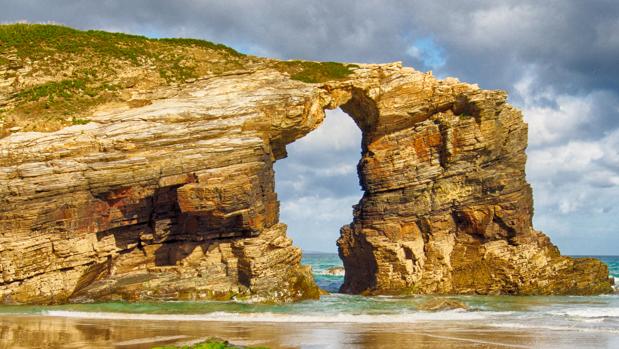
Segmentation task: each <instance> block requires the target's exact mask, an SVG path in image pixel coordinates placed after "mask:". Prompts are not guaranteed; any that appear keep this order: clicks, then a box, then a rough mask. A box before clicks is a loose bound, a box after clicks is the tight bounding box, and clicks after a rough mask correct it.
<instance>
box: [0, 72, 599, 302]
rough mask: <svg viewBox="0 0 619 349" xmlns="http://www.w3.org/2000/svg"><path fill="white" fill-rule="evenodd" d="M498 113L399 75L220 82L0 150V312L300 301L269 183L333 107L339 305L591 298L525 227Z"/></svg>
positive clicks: (514, 114) (294, 261) (302, 287)
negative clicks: (353, 195) (344, 163)
mask: <svg viewBox="0 0 619 349" xmlns="http://www.w3.org/2000/svg"><path fill="white" fill-rule="evenodd" d="M505 98H506V96H505V94H504V93H502V92H498V91H484V90H480V89H479V88H477V87H476V86H474V85H469V84H463V83H460V82H458V81H457V80H455V79H447V80H445V81H439V80H436V79H435V78H434V77H432V76H431V74H423V73H420V72H417V71H415V70H413V69H411V68H402V67H401V66H400V65H399V64H389V65H362V66H360V68H358V69H356V70H355V72H354V73H353V74H352V75H351V76H350V77H349V78H348V79H347V80H344V81H334V82H329V83H323V84H305V83H302V82H299V81H295V80H291V79H290V78H289V76H287V75H285V74H282V73H280V72H278V71H275V70H270V69H264V70H256V71H238V72H233V73H230V74H228V75H224V76H218V77H213V78H209V79H202V80H198V81H196V82H194V83H191V84H189V85H184V86H183V87H179V88H168V89H164V88H160V89H157V90H154V91H142V92H141V93H137V94H136V95H135V96H134V99H135V100H149V101H152V103H150V104H139V105H134V106H133V108H129V107H128V106H110V107H109V108H108V110H106V111H103V112H100V113H98V114H97V115H95V116H93V117H92V118H91V120H92V122H90V123H89V124H87V125H80V126H71V127H67V128H64V129H62V130H60V131H56V132H53V133H34V132H31V133H16V134H13V135H11V136H9V137H6V138H4V139H0V272H1V275H2V278H1V279H0V297H1V299H2V301H3V302H5V303H12V302H19V303H54V302H67V301H85V300H91V299H129V300H139V299H229V298H231V297H243V298H251V299H256V300H261V301H292V300H297V299H303V298H316V297H318V295H319V290H318V288H317V287H316V285H315V284H314V282H313V280H312V278H311V274H310V272H309V270H308V268H306V267H304V266H301V264H300V250H299V249H298V248H296V247H293V246H292V243H291V241H290V240H289V239H288V238H287V237H286V234H285V229H286V228H285V225H283V224H281V223H279V218H278V211H279V207H278V201H277V195H276V194H275V192H274V183H273V169H272V168H273V162H274V161H276V160H277V159H280V158H282V157H284V156H285V154H286V151H285V146H286V144H289V143H291V142H293V141H294V140H296V139H298V138H300V137H302V136H304V135H305V134H307V133H309V132H310V131H312V130H313V129H315V128H316V127H318V126H319V125H320V123H321V122H322V120H323V118H324V109H325V108H336V107H339V106H341V107H342V109H343V110H344V111H346V112H347V113H349V114H350V115H351V117H352V118H353V119H354V120H355V121H356V123H357V124H358V125H359V127H360V128H361V129H362V131H363V157H362V159H361V162H360V163H359V175H360V179H361V183H362V186H363V190H364V191H365V195H364V197H363V198H362V199H361V201H360V203H359V205H357V206H356V207H355V219H354V222H353V223H352V224H351V225H350V226H346V227H344V228H342V237H341V238H340V239H339V240H338V245H339V247H340V256H341V257H342V259H343V260H344V264H345V268H346V276H345V278H346V279H345V284H344V286H343V288H342V289H343V291H345V292H353V293H360V292H365V293H520V294H567V293H570V294H572V293H573V294H589V293H602V292H608V291H610V281H609V279H608V272H607V268H606V266H605V265H604V264H602V263H601V262H599V261H597V260H592V259H585V260H574V259H571V258H567V257H562V256H560V255H559V252H558V250H557V249H556V248H555V247H554V246H553V245H552V244H551V243H550V242H549V240H548V238H546V237H545V236H544V235H542V234H541V233H539V232H537V231H535V230H533V228H532V226H531V216H532V198H531V190H530V187H529V185H528V184H527V183H526V181H525V176H524V164H525V160H526V158H525V153H524V150H525V147H526V141H527V129H526V125H525V124H524V122H523V121H522V117H521V115H520V113H519V112H518V111H517V110H515V109H513V108H512V107H510V106H509V105H508V104H507V103H506V102H505Z"/></svg>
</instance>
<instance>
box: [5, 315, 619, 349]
mask: <svg viewBox="0 0 619 349" xmlns="http://www.w3.org/2000/svg"><path fill="white" fill-rule="evenodd" d="M207 337H220V338H224V339H227V340H228V341H230V342H232V343H234V344H241V345H256V346H258V345H260V346H268V347H270V348H273V349H276V348H392V349H398V348H453V349H456V348H553V349H554V348H619V333H617V334H615V333H608V332H605V333H604V332H602V333H600V332H598V333H596V332H580V331H565V330H548V329H535V328H533V329H504V328H495V327H492V326H488V325H479V324H474V323H465V322H445V321H440V322H419V323H406V324H359V323H354V324H352V323H265V322H239V323H234V322H213V321H150V320H148V321H146V320H140V321H136V320H108V319H84V318H70V317H52V316H41V315H3V316H0V348H126V349H142V348H151V347H153V346H156V345H164V344H181V343H190V342H195V341H199V340H200V339H205V338H207Z"/></svg>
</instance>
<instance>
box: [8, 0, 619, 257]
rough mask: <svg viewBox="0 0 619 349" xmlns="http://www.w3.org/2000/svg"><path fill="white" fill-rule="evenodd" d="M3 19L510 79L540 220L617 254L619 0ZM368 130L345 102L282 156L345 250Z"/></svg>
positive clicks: (141, 1)
mask: <svg viewBox="0 0 619 349" xmlns="http://www.w3.org/2000/svg"><path fill="white" fill-rule="evenodd" d="M0 8H1V9H2V11H1V12H0V22H13V21H18V20H26V21H30V22H58V23H63V24H66V25H69V26H72V27H76V28H81V29H104V30H110V31H123V32H130V33H136V34H142V35H146V36H151V37H179V36H180V37H194V38H204V39H208V40H212V41H217V42H222V43H225V44H227V45H229V46H232V47H234V48H236V49H238V50H239V51H242V52H245V53H251V54H257V55H266V56H271V57H277V58H285V59H289V58H300V59H312V60H336V61H351V62H391V61H403V62H404V63H405V64H406V65H409V66H413V67H415V68H417V69H419V70H432V71H433V72H434V74H435V75H438V76H456V77H458V78H460V80H463V81H468V82H476V83H479V85H480V86H481V87H482V88H488V89H504V90H507V91H509V93H510V101H511V103H512V104H514V105H516V106H518V107H520V108H521V109H522V110H523V111H524V114H525V119H526V120H527V122H528V123H529V129H530V133H529V149H528V154H529V162H528V166H527V176H528V180H529V181H530V182H531V183H532V185H533V188H534V194H535V196H534V197H535V218H534V221H535V225H536V228H537V229H540V230H542V231H544V232H545V233H547V234H548V235H550V236H551V237H552V239H553V241H554V242H555V243H556V244H557V245H558V246H559V247H560V248H561V249H562V251H563V252H564V253H568V254H615V255H616V254H619V234H618V233H619V208H618V207H617V205H616V203H617V198H619V2H617V1H616V0H590V1H578V0H572V1H570V0H546V1H529V0H517V1H516V0H508V1H500V0H470V1H446V0H433V1H385V0H382V1H375V0H355V1H336V0H325V1H322V0H313V1H307V0H306V1H292V0H286V1H278V2H276V1H259V0H245V1H243V0H226V1H218V0H213V1H198V0H196V1H188V0H175V1H165V0H133V1H126V0H125V1H123V0H98V1H79V0H73V1H70V0H66V1H65V0H56V1H45V0H39V1H34V0H19V1H17V0H13V1H5V0H0ZM359 144H360V134H359V131H358V130H357V129H356V128H355V126H354V124H353V123H352V122H351V120H350V119H349V118H348V117H347V116H346V115H344V114H343V113H342V112H340V111H334V112H331V113H329V114H328V117H327V121H326V123H325V124H324V125H322V126H321V128H320V129H318V130H317V131H315V132H314V133H312V134H310V135H309V136H307V137H306V138H304V139H302V140H301V141H299V142H298V143H295V144H294V145H292V146H290V147H289V158H288V159H285V160H282V161H280V162H279V163H278V164H277V167H276V170H277V190H278V192H279V195H280V198H281V199H282V219H283V221H284V222H286V223H288V224H289V227H290V228H289V231H290V235H291V236H292V237H293V239H294V240H295V243H296V244H297V245H300V246H302V247H303V248H305V249H307V250H318V251H335V250H336V247H335V240H336V238H337V236H338V234H339V233H338V230H339V227H340V226H341V225H343V224H345V223H348V222H350V220H351V205H353V204H354V203H356V202H357V201H358V199H359V198H360V196H361V193H360V191H359V187H358V184H357V178H356V173H355V166H356V163H357V161H358V159H359V149H360V146H359Z"/></svg>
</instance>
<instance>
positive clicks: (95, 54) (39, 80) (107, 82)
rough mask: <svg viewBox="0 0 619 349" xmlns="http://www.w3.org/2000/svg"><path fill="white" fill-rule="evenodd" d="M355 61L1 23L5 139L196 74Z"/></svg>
mask: <svg viewBox="0 0 619 349" xmlns="http://www.w3.org/2000/svg"><path fill="white" fill-rule="evenodd" d="M353 67H354V66H353V65H344V64H341V63H335V62H306V61H277V60H272V59H265V58H259V57H255V56H250V55H245V54H242V53H239V52H237V51H235V50H234V49H232V48H230V47H227V46H224V45H221V44H215V43H212V42H209V41H204V40H195V39H174V38H171V39H150V38H147V37H144V36H137V35H128V34H122V33H109V32H104V31H99V30H88V31H80V30H76V29H72V28H68V27H64V26H59V25H42V24H9V25H0V77H2V79H0V137H2V136H5V135H7V134H9V130H11V129H12V130H13V131H15V130H20V131H53V130H57V129H60V128H62V127H64V126H67V125H71V124H82V123H87V122H88V120H87V117H88V115H89V113H91V112H93V111H94V110H96V109H97V107H100V106H102V105H105V104H109V103H127V104H129V106H130V107H138V106H141V105H144V104H145V103H149V101H143V100H132V99H131V92H132V91H135V90H149V89H155V88H157V87H163V86H179V85H182V84H187V83H191V82H193V81H194V79H196V78H200V77H203V76H213V75H219V74H225V73H231V72H234V71H239V70H253V69H263V68H274V69H277V70H279V71H282V72H286V73H288V74H290V76H291V78H292V79H295V80H299V81H303V82H307V83H319V82H324V81H328V80H336V79H342V78H345V77H346V76H348V75H349V74H350V73H351V68H353Z"/></svg>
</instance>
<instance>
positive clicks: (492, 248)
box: [338, 73, 612, 294]
mask: <svg viewBox="0 0 619 349" xmlns="http://www.w3.org/2000/svg"><path fill="white" fill-rule="evenodd" d="M342 109H344V110H345V111H347V112H348V113H349V114H350V115H352V116H353V118H355V119H356V120H360V121H358V124H359V125H360V127H361V128H362V130H363V157H362V159H361V161H360V162H359V165H358V172H359V176H360V180H361V185H362V187H363V190H364V192H365V193H364V196H363V198H362V199H361V201H360V202H359V204H358V205H356V206H355V208H354V221H353V223H352V224H351V225H349V226H344V227H343V228H342V229H341V237H340V239H339V240H338V246H339V253H340V257H341V258H342V259H343V261H344V266H345V268H346V276H345V277H346V279H345V282H344V285H343V286H342V288H341V290H342V291H343V292H348V293H367V294H385V293H387V294H391V293H395V294H411V293H465V294H598V293H604V292H611V282H612V281H611V280H609V279H608V269H607V266H606V265H604V264H603V263H601V262H600V261H598V260H595V259H572V258H568V257H563V256H560V253H559V250H558V249H557V248H556V247H555V246H554V245H553V244H552V243H551V242H550V240H549V239H548V237H546V236H545V235H543V234H542V233H540V232H538V231H536V230H534V229H533V227H532V215H533V200H532V193H531V187H530V186H529V184H528V183H527V182H526V179H525V172H524V169H525V162H526V154H525V148H526V146H527V125H526V124H525V123H524V122H523V120H522V115H521V113H520V112H519V111H518V110H516V109H514V108H513V107H511V106H510V105H509V104H507V103H506V95H505V93H504V92H501V91H484V90H480V89H479V88H478V87H477V86H474V85H468V84H462V83H459V82H458V81H456V80H454V79H450V78H448V79H446V80H445V81H438V80H436V79H434V78H432V77H431V76H428V75H422V74H419V73H417V74H414V73H412V74H402V75H398V76H393V77H387V78H385V79H384V80H383V82H382V83H381V85H380V90H379V91H376V92H375V94H372V91H370V93H367V92H361V91H355V93H353V98H352V99H351V100H350V101H349V102H348V103H346V104H344V105H343V106H342Z"/></svg>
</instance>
